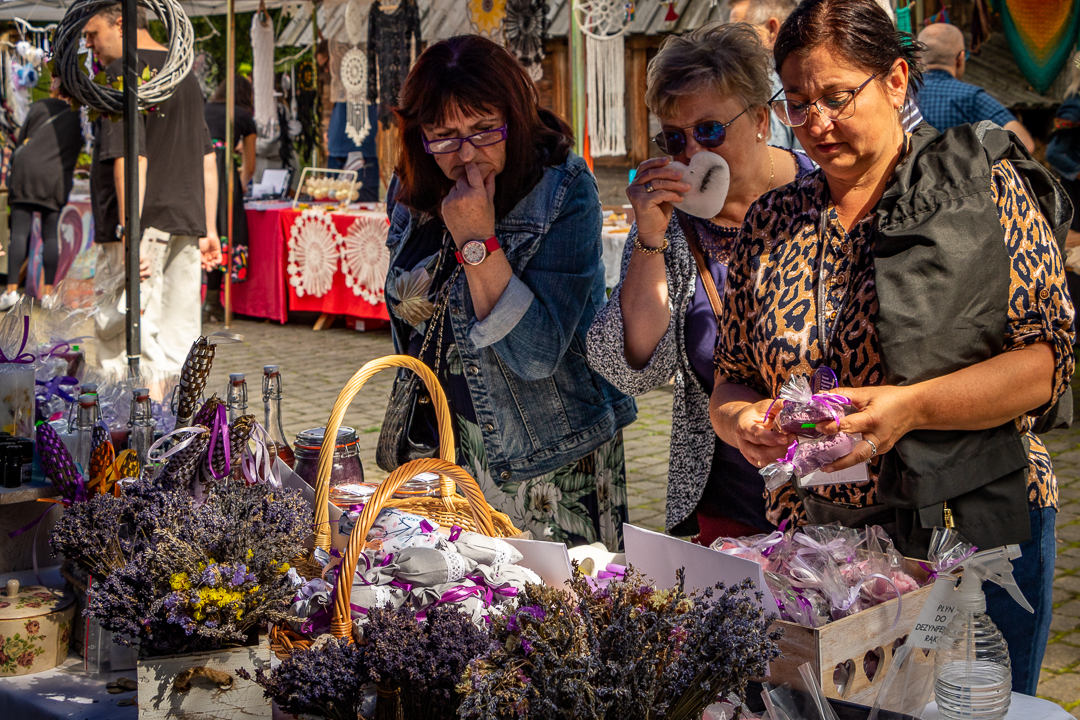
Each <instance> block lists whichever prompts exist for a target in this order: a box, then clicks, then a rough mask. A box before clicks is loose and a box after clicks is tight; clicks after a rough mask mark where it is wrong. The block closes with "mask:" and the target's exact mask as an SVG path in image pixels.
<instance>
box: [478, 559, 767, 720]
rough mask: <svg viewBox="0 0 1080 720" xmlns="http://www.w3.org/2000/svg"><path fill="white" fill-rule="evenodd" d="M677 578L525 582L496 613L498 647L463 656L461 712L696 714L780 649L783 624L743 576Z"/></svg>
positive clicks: (492, 717)
mask: <svg viewBox="0 0 1080 720" xmlns="http://www.w3.org/2000/svg"><path fill="white" fill-rule="evenodd" d="M678 577H679V582H678V584H677V585H676V587H675V588H673V589H671V590H656V589H655V588H653V587H652V586H651V585H650V584H649V583H648V582H647V581H646V580H645V578H643V577H642V576H641V575H640V574H639V573H637V572H636V571H634V570H633V569H632V568H631V569H630V570H629V571H628V573H627V575H626V577H625V579H623V580H622V581H618V582H612V583H611V584H609V585H608V586H607V587H605V588H602V589H596V588H594V587H593V586H592V585H590V584H589V583H588V581H587V580H586V579H585V578H584V576H582V575H580V574H577V575H576V576H575V578H574V580H573V581H571V589H572V590H573V593H574V595H573V596H572V595H571V594H570V593H567V592H565V591H562V590H557V589H554V588H545V587H538V586H527V587H526V588H525V591H524V592H523V593H522V594H521V596H519V597H520V600H519V607H518V609H517V610H516V611H515V612H514V613H512V614H510V615H508V616H506V617H503V618H497V619H496V620H495V621H494V623H493V626H492V634H493V639H494V640H495V644H494V648H495V649H494V650H493V651H492V652H491V653H489V654H488V655H487V656H485V657H483V658H480V659H478V660H476V661H474V662H473V663H472V664H470V666H469V669H468V671H467V672H466V674H465V677H464V678H463V681H462V684H461V686H460V688H459V689H460V691H461V692H462V694H463V695H465V699H464V701H463V702H462V705H461V709H460V717H461V718H464V719H465V720H472V719H476V720H503V719H504V718H506V719H509V718H519V717H528V718H530V720H549V719H550V720H555V719H556V718H564V717H575V718H594V719H598V718H605V719H610V720H646V719H648V720H696V718H700V717H701V714H702V712H703V710H704V709H705V707H707V706H708V705H709V704H711V703H712V702H714V701H715V699H716V698H717V697H719V696H727V695H730V694H735V695H737V696H740V697H742V696H743V695H745V692H746V683H747V682H748V681H749V679H750V678H751V677H755V676H759V675H763V674H764V673H765V669H766V665H767V663H768V662H769V661H770V660H772V659H773V658H775V657H777V656H778V655H779V649H778V647H777V645H776V640H777V639H778V637H779V632H772V633H770V632H769V630H768V627H769V623H770V619H769V618H768V617H766V616H765V614H764V612H763V611H762V609H761V606H760V602H755V601H754V600H753V599H752V598H751V597H750V596H749V594H748V593H749V591H750V589H751V588H752V584H751V583H750V581H749V580H747V581H745V582H743V583H740V584H739V585H737V586H735V587H732V588H727V589H725V588H724V586H723V585H717V586H716V587H715V588H708V589H706V590H705V591H704V592H702V593H700V594H687V593H686V592H685V591H684V588H683V581H682V573H681V571H680V572H679V574H678Z"/></svg>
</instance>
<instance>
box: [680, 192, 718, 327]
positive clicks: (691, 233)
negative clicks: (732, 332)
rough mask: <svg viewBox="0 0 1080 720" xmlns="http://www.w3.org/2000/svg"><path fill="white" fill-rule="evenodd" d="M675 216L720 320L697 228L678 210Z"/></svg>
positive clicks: (711, 280)
mask: <svg viewBox="0 0 1080 720" xmlns="http://www.w3.org/2000/svg"><path fill="white" fill-rule="evenodd" d="M675 217H677V218H678V219H679V227H681V228H682V231H683V235H685V236H686V244H687V245H689V246H690V252H692V253H693V254H694V262H695V263H697V270H698V275H700V276H701V284H702V285H703V286H705V294H706V295H708V296H709V305H711V306H712V311H713V315H715V316H716V321H717V322H720V308H721V305H720V293H719V292H717V290H716V282H715V281H714V280H713V276H712V273H711V272H709V266H708V265H706V264H705V255H704V253H702V251H701V240H700V239H699V238H698V233H697V228H695V227H694V223H693V222H692V221H691V220H690V218H689V217H688V216H687V215H686V214H685V213H682V212H679V211H678V210H676V211H675Z"/></svg>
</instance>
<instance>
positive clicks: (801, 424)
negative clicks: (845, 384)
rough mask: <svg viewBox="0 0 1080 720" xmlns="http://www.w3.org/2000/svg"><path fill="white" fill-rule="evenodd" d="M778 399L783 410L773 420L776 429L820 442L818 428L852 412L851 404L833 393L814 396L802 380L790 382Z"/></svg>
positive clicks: (820, 434) (800, 378) (783, 388)
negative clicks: (781, 403)
mask: <svg viewBox="0 0 1080 720" xmlns="http://www.w3.org/2000/svg"><path fill="white" fill-rule="evenodd" d="M777 399H779V400H783V402H784V406H783V407H782V408H781V409H780V412H779V414H777V416H776V426H777V427H778V428H779V429H780V431H781V432H783V433H787V434H788V435H795V436H797V437H801V438H819V437H821V436H822V432H821V431H820V430H818V427H817V426H818V424H819V423H823V422H829V421H831V420H840V418H842V417H844V416H845V415H847V414H848V412H850V411H851V408H852V405H851V401H850V400H848V399H847V398H846V397H844V396H843V395H836V394H833V393H826V392H822V393H817V394H814V392H813V390H811V388H810V381H809V380H808V379H807V378H806V377H805V376H802V375H800V376H796V377H792V378H790V379H789V380H788V381H787V382H786V383H784V386H783V387H782V388H781V389H780V394H779V395H778V396H777Z"/></svg>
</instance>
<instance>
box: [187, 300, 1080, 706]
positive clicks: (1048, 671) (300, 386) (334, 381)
mask: <svg viewBox="0 0 1080 720" xmlns="http://www.w3.org/2000/svg"><path fill="white" fill-rule="evenodd" d="M311 320H312V321H313V320H314V318H312V319H311ZM214 329H217V328H214V327H207V328H206V331H207V332H209V331H212V330H214ZM234 330H235V331H236V332H239V333H242V334H243V335H244V337H245V341H244V343H243V344H241V345H227V346H221V347H220V348H219V350H218V353H217V358H216V360H215V363H214V369H213V372H212V374H211V380H210V388H211V389H218V392H222V391H223V390H224V387H225V384H226V382H227V380H228V374H229V373H231V372H245V373H247V376H248V382H249V384H250V385H249V390H250V405H251V407H252V409H253V410H252V411H253V412H255V414H256V415H257V416H258V417H260V419H261V417H262V413H261V402H262V392H261V389H260V383H261V378H262V366H263V365H266V364H277V365H280V366H281V374H282V380H283V384H284V392H283V396H284V399H283V401H282V405H283V411H282V416H283V422H284V426H285V431H286V433H287V435H288V436H289V438H290V440H291V438H292V437H294V436H295V435H296V433H297V432H300V431H302V430H306V429H308V428H313V427H319V426H322V425H324V424H325V423H326V418H327V416H328V415H329V414H330V409H331V408H332V407H333V405H334V401H335V400H336V398H337V393H338V391H339V390H340V389H341V388H342V387H343V386H344V385H345V383H346V382H347V381H348V379H349V377H351V376H352V374H353V373H354V372H356V370H357V369H358V368H359V367H360V366H361V365H363V364H364V363H365V362H367V361H368V360H371V359H373V358H376V357H379V356H381V355H386V354H388V353H391V352H392V351H393V348H392V345H391V342H390V334H389V331H378V332H367V333H358V332H353V331H349V330H346V329H344V328H342V327H340V326H339V327H338V328H335V329H331V330H328V331H323V332H319V333H315V332H313V331H312V330H311V329H310V325H308V326H305V325H302V324H297V323H291V324H288V325H284V326H281V325H277V324H273V323H267V322H259V321H253V320H239V321H237V322H236V323H234ZM391 381H392V374H391V373H390V372H384V373H381V374H380V375H377V376H376V377H375V378H374V379H373V380H372V381H371V382H370V383H369V385H368V386H367V387H365V388H363V389H362V390H361V391H360V394H359V395H358V396H357V398H356V399H355V400H354V401H353V403H352V405H351V407H350V409H349V412H348V413H347V414H346V417H345V419H346V424H348V425H351V426H352V427H354V428H356V429H357V430H358V431H359V433H360V445H361V457H362V459H363V460H364V469H365V471H366V472H367V473H368V476H369V477H372V478H379V477H381V476H382V473H381V472H380V471H379V469H378V468H377V467H376V466H375V460H374V458H375V444H376V440H377V439H378V429H379V425H380V423H381V422H382V417H383V412H384V411H385V409H386V403H387V399H388V397H389V393H390V384H391ZM1078 400H1080V398H1078ZM1078 407H1080V406H1078ZM638 408H639V409H638V421H637V422H636V423H635V424H634V425H632V426H631V427H630V428H629V429H628V430H627V431H626V436H625V437H626V457H627V490H628V494H629V499H630V520H631V521H633V522H634V523H635V524H638V525H642V526H644V527H648V528H652V529H657V530H659V529H662V527H663V523H664V493H665V488H666V484H667V463H668V442H669V437H670V433H671V392H670V390H669V389H667V388H662V389H659V390H656V391H654V392H652V393H650V394H649V395H647V396H645V397H644V398H642V399H640V400H639V403H638ZM1047 443H1048V445H1049V447H1050V450H1051V452H1052V453H1053V454H1054V463H1055V466H1056V468H1057V472H1058V478H1059V484H1060V487H1061V509H1060V512H1059V514H1058V561H1057V576H1056V579H1055V581H1054V620H1053V624H1052V625H1051V637H1050V644H1049V645H1048V647H1047V651H1046V659H1045V660H1044V662H1043V672H1042V677H1041V680H1040V683H1039V695H1040V696H1041V697H1045V698H1047V699H1050V700H1053V701H1055V702H1057V703H1059V704H1061V705H1062V706H1064V707H1065V708H1066V709H1067V710H1069V711H1071V712H1072V714H1073V715H1074V716H1076V717H1077V718H1080V425H1078V427H1076V428H1073V429H1072V430H1068V431H1059V432H1056V433H1053V434H1051V435H1049V436H1047Z"/></svg>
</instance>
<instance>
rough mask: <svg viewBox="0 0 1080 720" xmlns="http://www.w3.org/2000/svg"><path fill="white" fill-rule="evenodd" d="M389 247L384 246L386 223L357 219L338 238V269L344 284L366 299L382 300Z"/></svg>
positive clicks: (372, 302) (376, 303) (367, 300)
mask: <svg viewBox="0 0 1080 720" xmlns="http://www.w3.org/2000/svg"><path fill="white" fill-rule="evenodd" d="M389 270H390V250H389V248H387V247H386V223H385V222H378V221H376V222H372V221H371V220H367V219H357V220H356V221H355V222H353V224H352V226H351V227H350V228H349V230H348V232H346V233H345V235H343V236H342V238H341V272H342V273H343V274H344V275H345V285H346V286H348V287H349V288H351V289H352V291H353V294H355V295H358V296H360V297H361V298H363V299H364V301H365V302H369V303H371V304H372V305H378V304H379V303H381V302H383V299H384V288H383V284H384V283H385V282H386V273H387V272H389Z"/></svg>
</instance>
